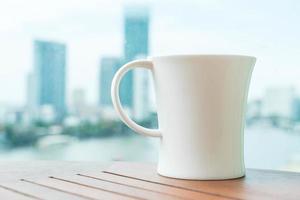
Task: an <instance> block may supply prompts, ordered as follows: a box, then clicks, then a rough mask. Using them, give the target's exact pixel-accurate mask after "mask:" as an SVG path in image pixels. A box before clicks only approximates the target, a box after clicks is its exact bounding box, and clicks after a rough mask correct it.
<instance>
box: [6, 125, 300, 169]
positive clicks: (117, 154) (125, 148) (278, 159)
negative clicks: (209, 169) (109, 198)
mask: <svg viewBox="0 0 300 200" xmlns="http://www.w3.org/2000/svg"><path fill="white" fill-rule="evenodd" d="M158 147H159V140H158V139H156V138H146V137H142V136H139V135H130V136H126V137H125V136H124V137H121V136H119V137H117V136H115V137H106V138H95V139H86V140H72V141H70V142H66V143H61V144H53V145H48V146H47V145H40V146H39V147H36V146H33V147H22V148H14V149H4V148H3V149H1V152H0V160H1V161H3V160H74V161H111V160H128V161H151V162H155V161H157V158H158ZM245 162H246V166H247V167H249V168H262V169H277V170H278V169H280V170H291V171H300V134H299V133H293V132H291V133H289V132H284V131H282V130H280V129H273V128H272V129H271V128H264V129H263V128H251V129H246V131H245Z"/></svg>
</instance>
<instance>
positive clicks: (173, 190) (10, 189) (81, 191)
mask: <svg viewBox="0 0 300 200" xmlns="http://www.w3.org/2000/svg"><path fill="white" fill-rule="evenodd" d="M155 168H156V166H155V165H154V164H150V163H128V162H114V163H112V164H111V163H95V162H91V163H89V162H60V161H34V162H0V199H1V200H11V199H12V200H15V199H24V200H32V199H49V200H50V199H51V200H55V199H62V200H68V199H70V200H78V199H80V200H82V199H93V200H94V199H101V200H102V199H103V200H110V199H116V200H122V199H153V200H160V199H162V200H169V199H175V200H176V199H192V200H201V199H209V200H220V199H297V200H299V199H300V174H298V173H292V172H280V171H269V170H255V169H248V170H247V175H246V177H245V178H241V179H234V180H225V181H187V180H178V179H170V178H165V177H161V176H159V175H157V174H156V171H155Z"/></svg>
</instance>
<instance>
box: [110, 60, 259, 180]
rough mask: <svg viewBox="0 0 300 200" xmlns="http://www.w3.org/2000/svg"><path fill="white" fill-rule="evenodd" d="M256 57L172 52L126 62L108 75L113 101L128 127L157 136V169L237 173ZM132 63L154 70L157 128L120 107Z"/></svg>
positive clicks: (191, 174) (194, 174) (193, 175)
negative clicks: (141, 122)
mask: <svg viewBox="0 0 300 200" xmlns="http://www.w3.org/2000/svg"><path fill="white" fill-rule="evenodd" d="M255 61H256V59H255V58H254V57H250V56H240V55H174V56H160V57H153V58H152V59H151V60H136V61H133V62H129V63H127V64H125V65H124V66H123V67H121V68H120V69H119V71H118V72H117V73H116V75H115V77H114V79H113V82H112V88H111V95H112V102H113V105H114V107H115V109H116V111H117V112H118V114H119V116H120V118H121V119H122V121H123V122H124V123H125V124H127V125H128V126H129V127H130V128H131V129H133V130H134V131H135V132H137V133H140V134H142V135H146V136H153V137H159V138H160V140H161V145H160V151H159V162H158V169H157V171H158V173H159V174H160V175H163V176H168V177H173V178H181V179H196V180H211V179H231V178H238V177H242V176H244V175H245V166H244V115H245V110H246V104H247V96H248V88H249V82H250V79H251V74H252V70H253V67H254V65H255ZM134 68H146V69H149V70H151V71H152V73H153V76H154V84H155V89H156V98H157V99H156V101H157V114H158V124H159V129H157V130H155V129H148V128H144V127H142V126H140V125H138V124H136V123H135V122H134V121H132V120H131V119H130V118H129V117H128V115H127V114H126V113H125V112H124V110H123V109H122V105H121V103H120V98H119V84H120V81H121V79H122V77H123V76H124V74H126V72H128V71H129V70H131V69H134Z"/></svg>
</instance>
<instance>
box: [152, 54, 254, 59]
mask: <svg viewBox="0 0 300 200" xmlns="http://www.w3.org/2000/svg"><path fill="white" fill-rule="evenodd" d="M189 57H199V58H201V57H207V58H208V57H219V58H222V57H223V58H247V59H253V60H256V59H257V58H256V57H254V56H248V55H242V54H170V55H162V56H149V57H148V58H149V59H160V58H189Z"/></svg>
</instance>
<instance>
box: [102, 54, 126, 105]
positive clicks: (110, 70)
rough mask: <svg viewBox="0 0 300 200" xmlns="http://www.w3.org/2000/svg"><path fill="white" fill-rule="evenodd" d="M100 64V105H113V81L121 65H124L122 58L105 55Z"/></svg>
mask: <svg viewBox="0 0 300 200" xmlns="http://www.w3.org/2000/svg"><path fill="white" fill-rule="evenodd" d="M100 65H101V67H100V98H99V99H100V105H101V106H102V107H112V102H111V97H110V87H111V82H112V79H113V77H114V75H115V73H116V72H117V70H118V69H119V67H121V66H122V60H121V59H120V58H118V57H104V58H102V59H101V63H100Z"/></svg>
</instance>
